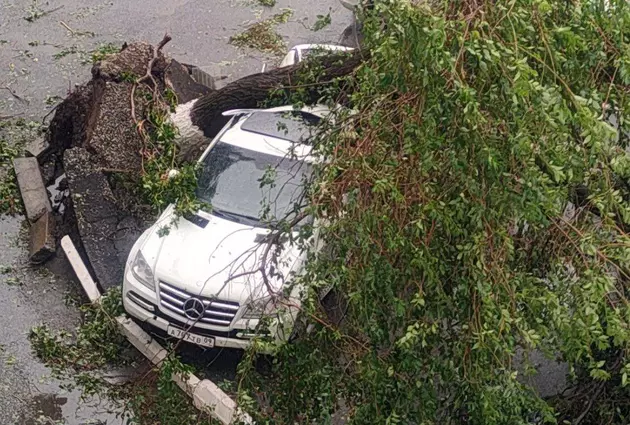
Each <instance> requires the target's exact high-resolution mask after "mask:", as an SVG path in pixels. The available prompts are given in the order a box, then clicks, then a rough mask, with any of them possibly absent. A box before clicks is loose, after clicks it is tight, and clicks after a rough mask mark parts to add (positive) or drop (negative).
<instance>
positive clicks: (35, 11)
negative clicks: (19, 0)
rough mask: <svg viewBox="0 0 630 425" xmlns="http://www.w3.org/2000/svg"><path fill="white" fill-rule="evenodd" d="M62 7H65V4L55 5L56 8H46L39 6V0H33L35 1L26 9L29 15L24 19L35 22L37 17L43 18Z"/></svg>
mask: <svg viewBox="0 0 630 425" xmlns="http://www.w3.org/2000/svg"><path fill="white" fill-rule="evenodd" d="M61 8H63V5H61V6H59V7H55V8H54V9H50V10H44V9H42V8H41V7H39V4H38V1H37V0H33V3H32V4H31V5H30V6H29V7H28V8H27V9H26V13H27V15H26V16H24V20H25V21H28V22H35V21H36V20H37V19H39V18H42V17H44V16H46V15H50V14H51V13H53V12H56V11H58V10H59V9H61Z"/></svg>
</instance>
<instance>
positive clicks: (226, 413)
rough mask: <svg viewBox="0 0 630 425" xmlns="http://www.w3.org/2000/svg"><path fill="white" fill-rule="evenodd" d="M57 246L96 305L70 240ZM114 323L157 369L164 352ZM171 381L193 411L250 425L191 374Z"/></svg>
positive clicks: (140, 333)
mask: <svg viewBox="0 0 630 425" xmlns="http://www.w3.org/2000/svg"><path fill="white" fill-rule="evenodd" d="M61 246H62V247H63V250H64V252H65V253H66V256H67V257H68V261H70V264H71V265H72V268H73V269H74V272H75V273H76V275H77V277H78V278H79V281H80V282H81V286H83V289H84V290H85V293H86V294H87V295H88V297H89V298H90V301H91V302H92V303H98V302H99V301H100V298H101V293H100V291H99V290H98V287H97V286H96V283H95V282H94V280H92V277H91V276H90V273H89V272H88V270H87V268H86V267H85V264H84V263H83V260H82V259H81V257H80V256H79V253H78V252H77V250H76V248H75V247H74V244H73V243H72V240H70V237H68V236H64V237H63V238H62V239H61ZM116 322H117V323H118V328H119V329H120V332H121V333H122V334H123V335H125V337H127V339H128V340H129V342H131V344H132V345H133V346H134V347H136V349H138V351H140V352H141V353H142V354H144V356H145V357H146V358H148V359H149V360H150V361H151V362H152V363H153V364H155V365H156V366H159V365H160V364H161V363H162V362H163V361H164V359H165V358H166V357H167V356H168V351H166V349H164V347H162V346H161V345H160V344H159V343H158V342H157V341H155V340H154V339H153V338H152V337H151V336H150V335H149V334H148V333H146V332H145V331H144V330H142V328H141V327H140V326H138V325H137V324H136V323H135V322H134V321H133V320H131V319H130V318H129V317H127V316H125V315H122V316H119V317H117V318H116ZM172 379H173V381H174V382H175V383H176V384H177V386H179V387H180V388H181V389H182V391H184V392H185V393H186V394H188V396H189V397H191V398H192V400H193V404H194V405H195V407H196V408H197V409H199V410H201V411H204V412H208V413H209V414H210V415H211V416H212V417H213V418H215V419H218V420H219V421H221V423H222V424H224V425H230V424H232V423H233V422H235V421H238V422H239V423H246V424H253V421H252V418H251V417H250V416H249V415H247V414H246V413H242V412H240V411H239V409H238V407H237V406H236V402H235V401H234V400H232V398H231V397H230V396H229V395H227V394H226V393H225V392H224V391H223V390H221V388H219V387H218V386H217V385H216V384H215V383H214V382H212V381H210V380H209V379H203V380H200V379H199V378H197V377H196V376H195V375H193V374H189V375H187V376H185V375H182V374H174V375H173V377H172Z"/></svg>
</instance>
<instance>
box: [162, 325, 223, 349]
mask: <svg viewBox="0 0 630 425" xmlns="http://www.w3.org/2000/svg"><path fill="white" fill-rule="evenodd" d="M167 332H168V334H169V335H170V336H174V337H175V338H179V339H183V340H184V341H188V342H192V343H193V344H197V345H201V346H202V347H209V348H212V347H214V338H212V337H211V336H203V335H196V334H191V333H190V332H186V331H184V330H182V329H179V328H176V327H174V326H169V327H168V328H167Z"/></svg>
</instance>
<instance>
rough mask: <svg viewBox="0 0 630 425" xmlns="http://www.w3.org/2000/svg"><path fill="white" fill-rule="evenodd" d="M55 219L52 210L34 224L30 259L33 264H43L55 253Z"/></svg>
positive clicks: (30, 244) (31, 235) (30, 243)
mask: <svg viewBox="0 0 630 425" xmlns="http://www.w3.org/2000/svg"><path fill="white" fill-rule="evenodd" d="M56 245H57V244H56V240H55V219H54V216H53V214H52V213H51V212H46V213H44V215H42V216H41V217H40V218H39V219H38V220H37V221H36V222H35V223H33V225H32V226H31V230H30V238H29V260H30V261H31V262H32V263H33V264H42V263H44V262H45V261H46V260H48V259H49V258H50V257H52V256H53V255H54V254H55V251H56Z"/></svg>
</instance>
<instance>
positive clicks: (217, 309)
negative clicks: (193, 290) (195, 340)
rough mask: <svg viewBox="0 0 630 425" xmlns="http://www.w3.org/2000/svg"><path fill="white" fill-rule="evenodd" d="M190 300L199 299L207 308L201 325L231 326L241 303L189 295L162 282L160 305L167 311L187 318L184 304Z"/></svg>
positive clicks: (200, 320) (200, 321)
mask: <svg viewBox="0 0 630 425" xmlns="http://www.w3.org/2000/svg"><path fill="white" fill-rule="evenodd" d="M189 298H197V299H199V300H201V302H203V303H204V305H205V306H206V311H205V312H204V315H203V317H202V318H201V319H199V323H208V324H210V325H219V326H229V325H230V323H232V320H233V319H234V316H236V313H237V312H238V308H239V303H237V302H233V301H224V300H217V299H214V298H206V297H202V296H199V295H194V294H189V293H188V292H186V291H184V290H182V289H178V288H175V287H174V286H172V285H169V284H168V283H165V282H161V281H160V305H161V306H162V307H164V308H165V309H167V310H169V311H171V312H173V313H176V314H178V315H180V316H181V317H184V318H186V314H184V309H183V307H184V303H185V302H186V300H188V299H189Z"/></svg>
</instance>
